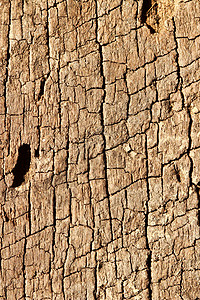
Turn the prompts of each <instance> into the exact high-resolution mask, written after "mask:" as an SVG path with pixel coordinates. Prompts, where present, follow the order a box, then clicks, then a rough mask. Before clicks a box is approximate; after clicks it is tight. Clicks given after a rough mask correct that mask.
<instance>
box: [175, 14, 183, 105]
mask: <svg viewBox="0 0 200 300" xmlns="http://www.w3.org/2000/svg"><path fill="white" fill-rule="evenodd" d="M172 21H173V27H174V42H175V51H176V58H175V61H176V66H177V76H178V83H177V87H176V90H177V91H178V90H179V91H180V94H181V99H182V109H183V108H184V106H185V101H184V95H183V92H182V85H183V79H182V77H181V70H180V64H179V52H178V42H177V35H176V23H175V19H174V18H172Z"/></svg>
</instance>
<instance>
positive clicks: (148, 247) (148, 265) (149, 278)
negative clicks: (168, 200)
mask: <svg viewBox="0 0 200 300" xmlns="http://www.w3.org/2000/svg"><path fill="white" fill-rule="evenodd" d="M145 137H146V139H145V152H146V169H147V178H146V183H147V202H146V214H145V237H146V248H147V250H148V256H147V261H146V264H147V274H148V291H149V299H150V300H151V299H152V286H151V284H152V283H151V277H152V275H151V260H152V251H151V249H150V246H149V239H148V226H149V200H150V191H149V164H148V147H147V136H146V135H145Z"/></svg>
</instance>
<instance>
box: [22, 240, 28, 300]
mask: <svg viewBox="0 0 200 300" xmlns="http://www.w3.org/2000/svg"><path fill="white" fill-rule="evenodd" d="M26 246H27V238H26V237H25V240H24V253H23V263H22V273H23V295H24V299H26Z"/></svg>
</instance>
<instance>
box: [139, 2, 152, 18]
mask: <svg viewBox="0 0 200 300" xmlns="http://www.w3.org/2000/svg"><path fill="white" fill-rule="evenodd" d="M151 6H152V1H151V0H143V5H142V14H141V21H142V23H145V22H146V20H147V12H148V11H149V10H150V8H151Z"/></svg>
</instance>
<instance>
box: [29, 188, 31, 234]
mask: <svg viewBox="0 0 200 300" xmlns="http://www.w3.org/2000/svg"><path fill="white" fill-rule="evenodd" d="M28 222H29V235H31V183H30V184H29V189H28Z"/></svg>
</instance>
